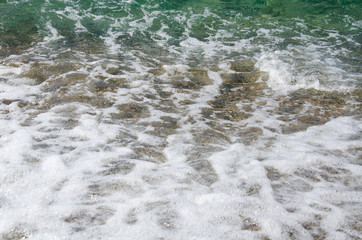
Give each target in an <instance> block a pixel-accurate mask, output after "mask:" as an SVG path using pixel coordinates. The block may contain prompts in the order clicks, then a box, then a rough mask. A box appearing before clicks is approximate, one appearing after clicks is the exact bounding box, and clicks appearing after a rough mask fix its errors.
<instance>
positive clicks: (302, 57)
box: [0, 0, 362, 80]
mask: <svg viewBox="0 0 362 240" xmlns="http://www.w3.org/2000/svg"><path fill="white" fill-rule="evenodd" d="M361 9H362V3H361V1H335V0H333V1H315V0H308V1H301V0H300V1H295V0H294V1H288V0H269V1H267V0H229V1H226V0H212V1H206V0H202V1H200V0H199V1H141V0H134V1H115V0H113V1H111V0H109V1H84V0H83V1H52V0H49V1H42V0H34V1H10V0H8V1H1V3H0V47H1V48H0V56H2V57H6V56H9V55H11V54H22V52H23V51H25V50H27V49H29V48H34V47H35V48H36V47H37V46H38V45H39V43H41V42H43V41H44V40H47V39H49V37H51V36H53V35H54V34H55V35H57V36H60V38H58V39H57V40H56V41H55V40H54V41H50V42H49V41H48V43H47V44H48V45H47V51H51V52H53V53H54V52H62V51H64V50H66V49H73V50H76V51H80V52H85V53H87V54H88V53H98V54H99V53H105V52H106V51H107V50H106V49H107V48H109V41H108V43H107V39H108V40H109V39H111V42H112V44H113V46H115V45H117V49H118V50H117V51H118V54H116V55H117V56H116V58H119V57H120V56H123V57H124V56H128V58H129V59H134V53H133V52H132V51H141V52H142V54H144V58H149V59H155V58H156V59H158V60H159V61H162V62H164V63H167V62H169V63H187V64H191V65H192V64H193V65H200V64H201V65H209V64H210V63H212V62H215V61H218V62H220V61H221V62H222V61H224V60H225V59H229V58H234V57H235V56H239V57H238V58H251V59H256V60H257V59H258V58H260V56H261V55H262V54H263V53H265V52H275V51H278V52H281V51H282V52H283V54H284V55H283V56H282V57H281V58H280V59H282V61H284V62H286V63H287V64H290V65H291V66H298V67H297V68H298V69H299V70H296V72H295V73H293V74H299V73H298V71H302V72H303V74H308V73H306V72H308V71H312V72H316V68H319V66H317V67H313V68H311V67H306V68H305V67H302V65H303V64H304V65H305V64H306V62H308V61H311V60H312V59H316V58H320V59H321V60H322V61H325V62H329V63H330V62H331V61H330V60H331V59H332V60H333V61H334V62H335V63H331V64H329V65H331V66H332V65H333V66H332V67H334V66H337V67H338V68H342V69H343V71H347V72H349V73H353V74H357V75H358V74H359V73H360V66H361V62H360V55H361V54H362V51H361V43H362V34H361V32H362V31H361V26H362V19H361V16H362V10H361ZM192 39H196V40H197V41H199V49H195V48H193V49H191V48H188V47H185V46H186V45H187V44H188V43H189V42H190V40H192ZM244 42H245V44H244V45H242V44H243V43H244ZM107 44H108V45H107ZM202 44H206V45H208V46H206V47H205V45H202ZM196 45H197V44H196ZM211 45H212V46H211ZM241 45H242V46H241ZM240 46H241V47H240ZM311 47H312V48H313V49H314V50H313V51H314V52H313V54H309V49H310V48H311ZM210 49H211V51H212V52H213V53H212V54H209V55H207V52H208V51H209V52H210ZM185 52H186V54H185ZM286 52H288V54H289V55H290V56H289V57H288V56H286V55H288V54H286ZM155 53H157V54H155ZM305 53H307V54H305ZM308 54H309V55H308ZM291 55H293V56H292V57H291ZM107 57H115V56H114V54H113V56H107ZM286 58H288V59H286ZM151 61H153V60H151ZM323 65H325V64H324V63H322V64H321V66H323ZM302 68H303V69H302ZM317 71H319V70H317ZM322 71H324V72H325V70H323V69H322ZM326 71H330V70H326ZM339 78H340V77H339ZM346 78H349V79H351V78H353V77H346ZM354 80H356V78H355V79H354Z"/></svg>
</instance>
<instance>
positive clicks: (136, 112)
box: [112, 103, 150, 119]
mask: <svg viewBox="0 0 362 240" xmlns="http://www.w3.org/2000/svg"><path fill="white" fill-rule="evenodd" d="M117 108H118V110H119V113H113V114H112V118H114V119H127V118H134V119H138V118H146V117H148V116H149V115H150V114H149V111H148V108H147V107H146V106H143V105H140V104H137V103H126V104H121V105H118V106H117Z"/></svg>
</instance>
